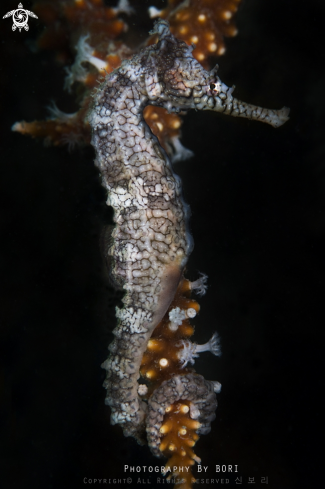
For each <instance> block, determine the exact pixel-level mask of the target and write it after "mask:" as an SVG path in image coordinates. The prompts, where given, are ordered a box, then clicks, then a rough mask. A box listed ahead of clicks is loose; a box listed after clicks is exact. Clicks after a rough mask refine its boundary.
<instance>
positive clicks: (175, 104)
mask: <svg viewBox="0 0 325 489" xmlns="http://www.w3.org/2000/svg"><path fill="white" fill-rule="evenodd" d="M151 33H152V34H158V36H159V41H158V42H157V44H155V45H153V46H150V48H148V49H147V50H146V59H145V63H144V64H145V66H146V88H147V92H148V97H149V100H150V101H151V103H152V104H153V105H160V106H163V107H165V108H166V109H168V110H169V112H179V111H180V110H188V109H194V108H196V109H199V110H204V109H210V110H211V109H214V108H215V107H216V104H217V102H216V98H218V96H219V95H220V94H221V98H222V96H223V95H222V93H223V92H225V93H226V95H228V96H229V95H231V92H232V88H228V87H227V86H226V85H225V84H224V83H222V82H221V80H220V79H219V78H218V77H217V75H216V72H217V67H216V68H214V69H213V70H212V71H210V72H209V71H206V70H205V69H204V68H203V67H202V66H201V65H200V63H199V62H198V61H197V60H196V59H195V58H194V57H193V55H192V51H193V46H188V45H187V44H186V43H185V42H184V41H181V40H179V39H176V38H175V37H174V36H173V35H172V34H171V32H170V30H169V24H168V22H166V21H165V20H159V21H158V22H157V23H156V24H155V26H154V29H153V31H151ZM227 92H228V93H227Z"/></svg>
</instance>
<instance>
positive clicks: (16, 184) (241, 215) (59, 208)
mask: <svg viewBox="0 0 325 489" xmlns="http://www.w3.org/2000/svg"><path fill="white" fill-rule="evenodd" d="M16 3H17V2H13V1H5V2H1V12H2V14H1V16H2V15H4V14H5V13H6V12H7V11H9V10H12V9H14V8H17V6H16ZM135 3H136V2H135ZM163 3H164V2H160V5H162V4H163ZM133 4H134V2H133ZM153 4H155V3H154V2H145V1H143V2H141V7H142V12H144V11H145V9H144V7H146V6H149V5H153ZM156 5H158V3H156ZM24 8H29V9H30V10H32V2H26V1H25V2H24ZM324 17H325V6H324V3H323V2H321V1H316V0H311V1H310V2H308V3H307V2H303V1H290V0H282V1H280V0H273V1H271V0H264V1H263V2H260V1H258V0H246V1H243V2H242V6H241V8H240V11H239V13H238V16H237V25H238V29H239V35H238V36H237V37H236V38H233V39H230V40H228V41H227V53H226V55H225V56H224V57H223V58H221V59H220V60H219V64H220V71H219V75H220V77H221V79H222V80H223V81H224V82H225V83H227V84H228V85H232V84H235V85H236V87H237V88H236V92H235V94H236V96H237V97H238V98H240V99H242V100H245V101H247V102H251V103H256V104H260V105H262V106H266V107H271V108H280V107H282V106H283V105H286V106H289V107H290V108H291V118H290V121H289V122H288V123H286V124H285V125H284V126H283V127H281V128H279V129H273V128H272V127H269V126H266V125H263V124H258V123H256V122H255V123H254V122H250V121H245V120H237V119H233V118H229V117H228V118H227V117H226V116H223V115H219V114H212V113H208V112H206V113H195V112H191V113H190V114H189V115H188V116H187V118H186V120H185V124H184V128H183V139H182V141H183V143H184V144H185V146H187V147H189V148H190V149H192V150H193V151H194V152H195V158H193V159H191V160H190V161H187V162H183V163H180V164H178V165H177V167H176V172H177V173H178V174H179V175H181V178H182V180H183V185H184V194H185V198H186V200H187V202H189V203H190V205H191V209H192V218H191V229H192V234H193V236H194V242H195V248H194V251H193V254H192V257H191V259H190V262H189V266H188V277H189V278H191V279H195V278H196V277H197V273H198V271H202V272H205V273H207V274H208V275H209V289H208V293H207V295H206V296H205V297H204V298H203V299H202V300H201V301H200V303H201V313H200V315H199V316H198V317H197V318H196V320H195V325H196V336H195V339H196V340H197V341H198V342H199V343H200V342H205V341H206V340H207V339H208V338H209V337H210V336H211V334H212V332H213V331H215V330H217V331H218V332H219V334H220V336H221V340H222V350H223V356H222V357H221V358H220V359H215V358H211V357H209V356H208V354H203V355H202V356H201V358H200V359H199V360H197V362H196V370H197V371H198V372H199V373H201V374H203V375H204V376H205V377H206V378H209V379H215V380H218V381H220V382H221V383H222V384H223V390H222V392H221V394H220V395H219V397H218V398H219V407H218V410H217V418H216V421H215V422H214V423H213V429H212V432H211V433H210V434H209V435H207V436H205V437H202V439H201V440H200V442H199V443H198V445H197V450H196V453H197V454H198V455H199V456H200V457H201V458H202V463H203V465H204V466H208V467H209V468H208V471H207V475H206V476H204V478H205V479H209V480H210V479H211V478H215V479H216V478H217V477H216V473H215V465H216V464H218V465H222V464H227V465H228V464H237V465H238V472H239V474H238V475H241V476H242V477H243V484H242V487H255V488H256V489H260V488H261V487H262V488H263V487H270V488H271V489H273V488H274V489H296V488H297V489H298V488H304V489H305V488H307V487H308V488H309V487H310V488H314V487H320V481H321V479H320V475H321V474H320V469H321V463H322V459H321V451H320V448H321V441H320V440H321V438H320V428H321V424H322V421H323V420H322V417H323V406H322V404H321V399H322V392H323V390H324V374H323V369H322V365H321V359H322V357H323V355H324V353H323V352H324V319H323V304H324V271H325V266H324V242H325V206H324V204H325V173H324V172H325V164H324V163H325V158H324V150H325V145H324V110H325V107H324V105H325V103H324V102H325V98H324V92H323V90H324V82H325V73H324V54H323V51H322V49H323V33H322V31H323V30H324V28H323V26H324ZM130 22H131V24H133V23H134V24H136V22H138V24H139V25H140V24H141V28H142V29H143V30H142V31H141V34H142V36H144V34H143V33H144V32H145V31H146V30H147V29H148V28H149V27H150V24H151V21H150V20H148V19H146V18H145V17H144V14H143V16H142V17H141V19H137V18H136V17H133V18H132V19H131V21H130ZM29 25H30V31H29V32H28V33H25V32H21V33H20V34H19V32H12V31H11V21H10V20H8V19H7V20H1V21H0V35H1V38H0V41H1V47H2V49H3V52H2V54H1V58H0V59H1V65H0V69H1V77H0V97H1V100H0V103H1V119H0V121H1V122H0V124H1V132H0V134H1V141H2V144H1V156H2V158H1V167H0V168H1V184H2V188H1V192H0V198H1V204H2V206H1V226H0V229H1V248H2V253H1V278H2V289H3V290H2V295H1V316H2V319H1V336H2V340H3V341H2V342H1V357H0V358H1V363H2V364H3V369H2V370H1V392H2V398H3V401H4V403H3V408H1V409H2V416H1V421H2V422H3V428H2V429H1V434H2V437H1V438H2V439H3V441H4V446H3V451H2V454H1V464H2V469H1V476H0V477H1V484H3V487H6V488H12V489H15V488H19V489H21V488H33V489H38V488H40V489H56V488H60V489H61V488H72V489H74V488H79V487H80V488H82V487H87V485H89V484H84V482H83V480H84V478H87V481H88V482H89V479H92V478H97V479H100V478H106V479H114V478H122V479H123V478H126V477H128V476H130V475H132V474H130V472H129V471H128V472H126V473H124V472H123V466H124V464H126V465H129V466H138V465H139V466H140V465H141V466H143V465H146V466H156V465H161V463H162V461H158V460H157V459H155V458H153V457H152V456H151V455H150V453H149V450H148V448H146V447H142V448H140V447H139V446H138V445H137V444H136V443H135V442H134V441H133V440H131V439H126V438H124V437H123V436H122V434H121V430H120V428H116V427H111V426H110V425H109V409H108V408H105V406H104V395H105V391H104V389H103V388H102V387H101V384H102V381H103V379H104V372H103V371H102V370H101V369H100V364H101V362H102V361H103V360H104V359H105V358H106V348H107V344H108V343H109V342H110V341H111V330H112V328H113V325H114V305H115V304H116V301H117V300H118V297H116V293H114V292H113V291H112V290H111V289H110V288H109V286H108V285H107V283H106V282H105V277H104V274H103V265H102V261H101V257H100V251H99V245H98V243H99V235H100V231H101V229H102V227H103V225H104V224H105V223H107V222H109V220H110V218H111V214H110V212H109V210H108V209H107V207H106V206H105V193H104V191H103V189H102V188H101V187H100V183H99V179H98V176H97V171H96V169H95V168H94V166H93V163H92V160H93V152H92V149H91V148H86V149H82V150H77V151H75V152H72V153H70V154H69V152H67V151H66V150H65V149H64V148H63V149H62V148H55V147H49V148H48V147H44V146H43V145H42V143H39V142H36V141H34V140H32V139H30V138H28V137H23V136H21V135H19V134H17V133H12V132H11V131H10V127H11V125H12V124H13V123H14V122H16V121H20V120H24V119H25V120H27V121H31V120H34V119H42V118H44V117H45V116H46V115H47V113H46V110H45V107H46V106H47V105H49V103H50V100H51V99H54V100H55V101H56V102H57V104H58V106H59V108H60V109H62V110H64V111H66V112H69V111H70V112H71V111H73V110H74V108H75V105H74V104H75V102H74V99H73V97H69V96H68V95H67V94H66V93H64V92H63V89H62V87H63V80H64V76H65V73H64V70H63V68H62V67H58V66H57V65H56V64H55V62H54V59H53V54H52V53H44V52H43V53H33V52H32V51H31V50H30V49H29V45H28V43H29V42H30V41H32V40H33V39H35V38H36V36H37V34H38V33H40V32H42V29H43V28H44V26H42V24H41V23H40V22H39V21H37V20H33V21H30V22H29ZM137 32H138V30H137V24H136V25H135V26H133V27H131V33H132V36H133V37H134V38H136V36H137ZM140 37H141V36H140V32H139V38H140ZM142 39H143V37H141V40H142ZM3 435H5V436H3ZM217 475H218V474H217ZM264 476H268V485H266V484H261V477H264ZM140 477H141V482H139V483H137V482H138V481H137V479H138V476H137V475H135V474H133V475H132V483H131V484H128V483H123V482H122V483H121V484H116V485H119V487H123V488H124V487H129V488H130V489H133V488H138V487H142V486H144V487H152V488H156V487H158V488H160V487H163V486H162V485H157V482H156V477H157V476H156V475H155V476H153V477H151V478H150V477H149V481H150V482H151V484H149V483H148V484H145V482H147V479H148V477H147V475H146V474H143V473H142V474H140ZM249 477H254V478H255V485H253V484H249V483H248V478H249ZM219 478H220V477H219ZM225 478H226V476H225ZM229 478H230V484H229V485H228V487H237V485H235V482H234V476H232V477H231V476H230V477H229ZM142 479H144V480H142ZM93 485H99V483H97V484H94V483H93ZM102 485H103V484H102ZM111 485H113V484H111ZM219 485H221V483H219ZM108 486H109V484H106V485H105V487H108ZM165 486H166V484H165ZM204 486H205V487H217V486H218V485H217V484H212V483H211V482H210V483H205V484H204ZM168 487H171V486H170V485H169V486H168ZM238 487H240V486H238Z"/></svg>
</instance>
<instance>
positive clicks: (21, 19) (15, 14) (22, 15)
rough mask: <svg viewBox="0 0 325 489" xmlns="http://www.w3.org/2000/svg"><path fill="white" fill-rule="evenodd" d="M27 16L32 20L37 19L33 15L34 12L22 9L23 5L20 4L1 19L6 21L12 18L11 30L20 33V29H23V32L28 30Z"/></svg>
mask: <svg viewBox="0 0 325 489" xmlns="http://www.w3.org/2000/svg"><path fill="white" fill-rule="evenodd" d="M29 15H30V16H31V17H34V19H38V17H37V15H35V14H34V12H31V11H30V10H25V9H23V4H22V3H20V4H19V5H18V8H17V9H16V10H11V11H10V12H7V13H6V15H4V16H3V17H2V18H3V19H6V18H7V17H11V16H12V21H13V24H12V30H13V31H15V30H16V29H17V28H18V29H19V32H21V30H22V28H24V29H25V31H28V29H29V25H28V16H29Z"/></svg>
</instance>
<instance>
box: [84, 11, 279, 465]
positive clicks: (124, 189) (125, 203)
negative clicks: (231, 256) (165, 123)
mask: <svg viewBox="0 0 325 489" xmlns="http://www.w3.org/2000/svg"><path fill="white" fill-rule="evenodd" d="M151 34H157V35H158V42H157V43H156V44H154V45H151V46H149V47H147V48H145V49H143V50H142V51H140V52H139V53H138V54H136V55H135V56H133V58H132V59H130V60H125V61H123V62H122V64H121V66H120V67H119V68H118V69H116V70H115V71H113V72H112V73H110V74H109V75H107V76H106V78H105V79H104V81H103V83H102V84H101V85H100V86H99V87H98V89H97V91H96V93H95V94H94V101H93V106H92V109H91V111H90V113H89V118H88V120H89V122H90V125H91V127H92V145H93V147H94V149H95V152H96V160H95V164H96V166H97V167H98V168H99V171H100V174H101V177H102V183H103V186H104V187H105V188H106V189H107V191H108V199H107V204H108V205H110V206H112V207H113V209H114V221H115V228H114V230H113V232H112V234H111V236H110V240H109V245H108V246H107V250H106V251H107V254H108V255H109V258H110V263H111V277H112V280H113V282H114V283H115V284H116V286H117V287H119V288H121V289H123V290H124V291H125V295H124V298H123V303H124V306H123V308H122V309H119V308H117V309H116V311H117V312H116V315H117V318H118V325H117V327H116V328H115V330H114V331H113V333H114V335H115V339H114V341H113V342H112V343H111V345H109V350H110V355H109V357H108V359H107V360H106V362H104V364H103V367H104V368H105V369H106V370H107V379H106V381H105V384H104V385H105V387H106V389H107V397H106V403H107V404H108V405H109V406H110V407H111V422H112V423H113V424H116V423H118V424H120V425H121V427H122V428H123V431H124V434H125V435H126V436H133V437H135V438H136V439H137V440H138V441H139V442H140V443H142V442H143V440H144V439H145V430H147V437H148V441H149V445H150V447H151V449H152V451H153V453H154V454H156V455H158V456H159V455H161V453H162V452H164V444H163V443H162V442H161V440H162V436H163V434H164V429H162V423H163V419H164V417H165V416H166V413H167V414H168V412H170V411H171V410H173V406H174V407H175V403H177V402H178V401H181V402H183V404H182V405H183V411H184V413H185V414H186V413H187V412H189V411H190V417H191V418H192V419H193V420H196V423H197V424H195V423H194V424H193V423H192V425H191V426H192V428H193V429H194V430H195V429H196V430H197V431H198V432H201V433H205V432H208V431H209V429H210V422H211V420H212V419H213V418H214V416H215V415H214V411H215V408H216V405H217V403H216V392H219V390H220V384H219V383H218V382H214V381H207V380H205V379H204V378H203V377H202V376H201V375H198V374H196V373H195V372H194V371H193V370H189V369H186V368H184V366H185V364H186V363H187V362H191V363H193V361H194V360H193V358H194V357H195V356H197V353H198V352H200V351H203V350H204V348H200V347H197V346H195V345H193V344H192V343H191V342H189V341H188V340H186V341H184V340H183V341H178V342H177V341H176V340H175V341H174V343H173V344H174V346H175V345H176V347H178V350H179V352H178V353H177V355H178V356H177V355H176V357H175V358H176V360H175V358H174V364H175V365H176V364H177V358H178V359H179V364H177V368H176V367H175V369H174V371H173V372H170V373H169V375H168V376H165V378H164V377H162V378H161V380H160V381H159V382H158V384H157V381H156V383H155V385H154V387H151V388H150V385H149V391H148V385H146V384H145V383H143V384H139V382H138V381H139V377H140V367H141V362H142V361H143V360H142V359H143V357H144V353H145V351H146V350H147V351H150V348H152V349H153V350H154V349H155V345H157V344H158V343H157V342H158V341H159V340H160V339H161V338H162V336H161V334H160V333H159V334H156V337H155V338H156V339H153V338H154V336H153V333H154V331H155V330H156V328H157V326H158V325H159V324H161V322H162V320H163V318H164V317H165V318H166V317H167V319H166V320H164V321H165V323H166V321H167V323H166V324H169V328H170V331H173V330H174V331H176V330H177V328H178V325H180V324H181V323H182V320H183V319H184V318H185V316H186V312H184V311H182V310H181V309H180V308H178V307H172V306H171V303H172V301H173V299H174V296H175V294H176V292H177V290H178V289H179V287H181V288H182V287H183V288H184V287H185V288H186V287H187V289H188V290H189V289H190V288H192V289H195V285H193V284H192V285H191V284H190V282H189V281H187V285H186V283H185V282H184V280H185V279H183V272H184V268H185V265H186V263H187V261H188V258H189V255H190V253H191V251H192V248H193V239H192V236H191V234H190V232H189V227H188V221H189V206H188V205H187V204H186V203H185V202H184V200H183V197H182V188H181V181H180V178H179V177H178V176H177V175H176V174H175V173H174V171H173V168H172V165H171V162H170V159H169V157H168V155H167V153H166V152H165V151H164V149H163V148H162V147H161V146H160V144H159V142H158V139H157V138H156V137H155V136H154V135H153V134H152V132H151V131H150V129H149V127H148V126H147V124H146V123H145V120H144V118H143V110H144V108H145V107H146V106H147V105H155V106H159V107H164V108H165V109H167V110H168V111H169V112H170V113H172V112H180V111H183V112H184V111H188V110H189V109H196V110H213V111H216V112H224V113H225V114H228V115H232V116H235V117H246V118H248V119H253V120H258V121H262V122H266V123H268V124H271V125H272V126H273V127H279V126H281V125H282V124H283V123H284V122H286V121H287V120H288V114H289V109H287V108H286V107H284V108H282V109H281V110H270V109H264V108H261V107H257V106H254V105H250V104H247V103H244V102H241V101H239V100H237V99H236V98H234V97H233V95H232V93H233V88H230V87H228V86H227V85H225V84H224V83H223V82H222V81H221V80H220V79H219V77H218V76H217V67H216V68H214V69H212V70H211V71H206V70H205V69H204V68H203V67H202V66H201V65H200V63H199V62H198V61H197V60H196V59H195V58H194V57H193V55H192V51H193V49H194V47H193V46H188V45H187V44H186V43H185V42H184V41H181V40H178V39H177V38H175V37H174V36H173V35H172V34H171V32H170V29H169V24H168V22H166V21H164V20H159V21H158V22H156V24H155V26H154V29H153V30H152V31H151ZM203 282H204V279H202V280H201V281H200V283H199V284H198V285H197V287H198V288H199V289H202V286H203ZM184 284H185V285H184ZM190 309H191V310H192V312H188V315H187V317H193V316H194V315H195V314H196V310H194V309H193V307H190V308H189V309H187V311H190ZM197 309H198V308H197ZM193 311H194V312H193ZM166 313H167V316H166ZM182 314H183V316H182ZM168 321H170V322H169V323H168ZM190 334H192V333H189V334H188V336H190ZM183 336H185V337H186V334H184V335H183ZM169 337H170V336H168V335H167V336H166V338H165V339H164V341H167V342H168V338H169ZM176 339H177V338H176ZM150 342H151V343H150ZM155 342H156V343H155ZM213 344H214V346H216V342H213V341H212V342H210V343H209V345H210V346H209V347H207V348H206V349H210V351H212V352H213V353H215V354H217V350H218V347H217V348H214V346H213ZM211 345H212V346H211ZM176 347H175V348H176ZM163 360H164V362H162V363H161V366H162V368H163V366H164V365H165V364H167V363H168V359H165V358H164V359H163ZM175 362H176V363H175ZM147 377H149V378H150V375H148V376H147ZM147 380H148V379H147ZM184 402H185V404H184ZM186 403H187V404H186ZM184 406H185V407H184ZM175 409H176V408H175ZM175 409H174V410H175ZM177 409H178V412H179V409H180V410H181V407H179V408H177ZM166 429H167V428H166ZM170 446H171V445H170ZM183 452H184V450H183ZM192 458H194V460H196V459H195V456H194V455H193V457H192ZM193 463H194V462H193Z"/></svg>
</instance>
